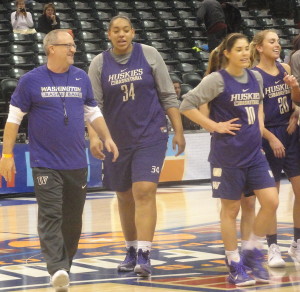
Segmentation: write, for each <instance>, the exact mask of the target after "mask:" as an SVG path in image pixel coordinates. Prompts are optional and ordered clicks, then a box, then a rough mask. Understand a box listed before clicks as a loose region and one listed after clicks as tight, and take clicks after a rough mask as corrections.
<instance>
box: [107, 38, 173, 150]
mask: <svg viewBox="0 0 300 292" xmlns="http://www.w3.org/2000/svg"><path fill="white" fill-rule="evenodd" d="M101 83H102V89H103V115H104V118H105V120H106V123H107V125H108V128H109V130H110V132H111V135H112V138H113V139H114V141H115V143H116V144H117V146H118V147H119V148H127V147H132V146H136V145H149V144H154V143H155V142H157V141H159V140H167V137H168V136H167V135H168V133H167V129H166V117H165V113H164V110H163V108H162V106H161V104H160V102H159V98H158V95H157V89H156V86H155V80H154V77H153V74H152V68H151V66H150V65H149V63H148V62H147V60H146V58H145V56H144V53H143V51H142V47H141V45H140V44H138V43H134V44H133V50H132V53H131V56H130V58H129V60H128V62H127V63H126V64H120V63H117V62H116V61H115V60H114V58H113V57H112V56H111V53H110V51H109V50H107V51H104V52H103V67H102V74H101Z"/></svg>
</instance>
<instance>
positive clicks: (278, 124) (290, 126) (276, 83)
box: [248, 30, 300, 268]
mask: <svg viewBox="0 0 300 292" xmlns="http://www.w3.org/2000/svg"><path fill="white" fill-rule="evenodd" d="M251 51H252V54H251V55H252V62H253V63H255V64H257V65H256V66H255V67H254V68H253V69H254V70H256V71H258V72H259V73H260V74H261V75H262V77H263V90H264V99H263V109H264V124H265V127H264V130H263V141H262V146H263V150H264V152H265V153H266V157H267V160H268V162H269V165H270V167H271V170H272V173H273V175H274V178H275V181H276V185H277V188H278V189H279V186H280V179H281V175H282V171H284V172H285V174H286V175H287V177H288V178H289V181H290V182H291V183H292V186H293V190H294V193H295V202H294V209H293V210H294V241H293V242H292V244H291V247H290V250H289V254H290V255H291V256H292V257H294V258H296V260H297V261H298V262H300V256H299V255H300V217H299V216H298V214H299V212H300V165H299V161H300V151H299V150H300V149H299V127H298V118H299V112H298V111H297V110H295V105H294V104H293V102H292V99H299V97H300V91H299V90H300V89H299V84H298V82H297V80H296V78H295V77H294V76H293V75H289V74H291V69H290V66H289V65H288V64H285V63H279V62H278V61H277V60H278V58H279V56H280V51H281V46H280V40H279V37H278V35H277V33H276V32H275V31H273V30H264V31H260V32H259V33H257V34H256V35H255V36H254V38H253V41H252V43H251ZM253 214H254V212H253ZM248 220H250V221H251V218H248ZM267 241H268V246H269V253H268V264H269V266H270V267H272V268H274V267H284V266H285V262H284V260H283V259H282V257H281V253H280V249H279V246H278V245H277V226H276V218H274V220H273V221H272V222H271V225H270V228H269V230H268V233H267Z"/></svg>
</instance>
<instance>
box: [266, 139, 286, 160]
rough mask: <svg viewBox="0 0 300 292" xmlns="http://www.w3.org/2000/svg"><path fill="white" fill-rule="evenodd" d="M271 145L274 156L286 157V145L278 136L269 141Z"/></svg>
mask: <svg viewBox="0 0 300 292" xmlns="http://www.w3.org/2000/svg"><path fill="white" fill-rule="evenodd" d="M269 144H270V147H271V148H272V150H273V153H274V156H275V157H277V158H283V157H285V147H284V146H283V144H282V143H281V142H280V140H279V139H278V138H276V137H275V138H274V139H272V140H271V141H269Z"/></svg>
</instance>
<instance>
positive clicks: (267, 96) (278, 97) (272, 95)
mask: <svg viewBox="0 0 300 292" xmlns="http://www.w3.org/2000/svg"><path fill="white" fill-rule="evenodd" d="M276 66H277V68H278V70H279V73H278V74H277V75H276V76H273V75H270V74H268V73H266V72H265V71H263V70H261V69H260V68H258V67H255V68H253V70H257V71H258V72H259V73H260V74H261V76H262V77H263V84H264V114H265V127H266V128H268V127H277V126H284V125H287V124H288V123H289V119H290V116H291V114H292V99H291V90H290V88H289V86H288V85H287V84H285V82H284V81H283V78H284V73H285V72H286V71H285V69H284V68H283V66H282V65H281V64H280V63H279V62H276Z"/></svg>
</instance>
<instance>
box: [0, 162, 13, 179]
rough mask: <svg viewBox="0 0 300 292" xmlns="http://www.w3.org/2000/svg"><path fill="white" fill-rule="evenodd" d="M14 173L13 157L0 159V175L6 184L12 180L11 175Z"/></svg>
mask: <svg viewBox="0 0 300 292" xmlns="http://www.w3.org/2000/svg"><path fill="white" fill-rule="evenodd" d="M15 173H16V166H15V160H14V158H13V157H11V158H4V157H2V158H1V159H0V175H2V176H3V177H4V179H5V180H6V181H7V182H10V181H11V180H12V178H13V174H15Z"/></svg>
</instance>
